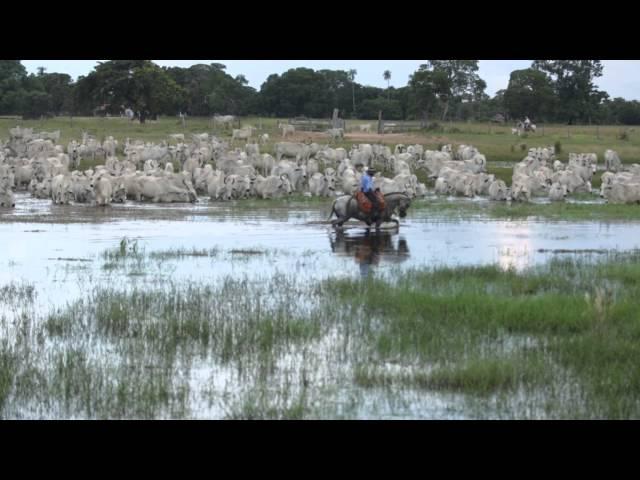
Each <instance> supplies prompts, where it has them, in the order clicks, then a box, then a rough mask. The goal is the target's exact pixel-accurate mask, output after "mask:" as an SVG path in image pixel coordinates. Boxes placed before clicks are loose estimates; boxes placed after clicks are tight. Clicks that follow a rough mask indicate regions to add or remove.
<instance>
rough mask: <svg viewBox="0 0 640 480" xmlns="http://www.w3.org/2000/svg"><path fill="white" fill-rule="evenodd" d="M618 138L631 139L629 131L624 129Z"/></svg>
mask: <svg viewBox="0 0 640 480" xmlns="http://www.w3.org/2000/svg"><path fill="white" fill-rule="evenodd" d="M618 138H619V139H620V140H624V141H627V140H629V133H628V132H627V131H624V132H622V133H621V134H620V135H618Z"/></svg>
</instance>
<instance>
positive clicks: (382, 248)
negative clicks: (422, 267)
mask: <svg viewBox="0 0 640 480" xmlns="http://www.w3.org/2000/svg"><path fill="white" fill-rule="evenodd" d="M396 237H397V235H389V234H385V233H379V234H375V235H373V234H370V235H358V236H351V235H345V234H344V233H342V232H340V231H338V232H336V233H333V234H330V235H329V241H330V242H331V251H332V252H333V253H335V254H337V255H340V256H353V257H354V258H355V260H356V262H358V263H359V264H360V267H361V270H366V271H367V272H368V266H369V265H377V264H379V263H380V261H384V262H389V263H401V262H404V261H405V260H407V259H408V258H409V247H408V246H407V241H406V240H405V238H404V237H402V236H400V237H398V238H397V242H394V239H395V238H396Z"/></svg>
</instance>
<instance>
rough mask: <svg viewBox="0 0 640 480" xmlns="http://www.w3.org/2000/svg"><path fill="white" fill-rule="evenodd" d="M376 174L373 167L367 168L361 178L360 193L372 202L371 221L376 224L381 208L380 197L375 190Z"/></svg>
mask: <svg viewBox="0 0 640 480" xmlns="http://www.w3.org/2000/svg"><path fill="white" fill-rule="evenodd" d="M375 173H376V171H375V169H374V168H373V167H369V168H367V171H366V173H365V174H363V175H362V177H360V191H361V192H363V193H364V194H365V195H366V197H367V198H368V199H369V201H371V204H372V205H373V208H372V209H371V221H372V222H375V221H377V220H378V215H379V213H380V206H379V202H378V197H377V196H376V194H375V191H374V189H373V175H374V174H375Z"/></svg>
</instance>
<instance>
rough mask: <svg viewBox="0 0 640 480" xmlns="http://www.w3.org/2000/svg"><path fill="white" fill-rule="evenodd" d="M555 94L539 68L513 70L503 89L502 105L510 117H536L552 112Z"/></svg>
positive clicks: (549, 81) (546, 77) (548, 80)
mask: <svg viewBox="0 0 640 480" xmlns="http://www.w3.org/2000/svg"><path fill="white" fill-rule="evenodd" d="M554 101H555V94H554V91H553V85H552V84H551V80H550V79H549V77H548V76H547V75H546V74H545V73H544V72H542V71H540V70H534V69H532V68H526V69H524V70H514V71H513V72H511V76H510V78H509V85H508V87H507V89H506V90H505V91H504V105H505V108H506V110H507V112H508V113H509V115H510V116H511V117H512V118H524V117H525V116H529V117H531V118H532V119H533V120H534V121H535V119H536V118H540V117H541V116H545V115H548V114H551V113H552V112H553V107H554Z"/></svg>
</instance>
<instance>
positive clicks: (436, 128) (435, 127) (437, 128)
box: [426, 122, 443, 132]
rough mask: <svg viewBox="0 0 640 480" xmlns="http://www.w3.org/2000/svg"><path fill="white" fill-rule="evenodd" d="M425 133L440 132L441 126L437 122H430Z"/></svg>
mask: <svg viewBox="0 0 640 480" xmlns="http://www.w3.org/2000/svg"><path fill="white" fill-rule="evenodd" d="M426 130H427V132H442V130H443V129H442V125H440V124H439V123H438V122H431V123H429V124H427V128H426Z"/></svg>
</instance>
